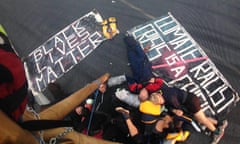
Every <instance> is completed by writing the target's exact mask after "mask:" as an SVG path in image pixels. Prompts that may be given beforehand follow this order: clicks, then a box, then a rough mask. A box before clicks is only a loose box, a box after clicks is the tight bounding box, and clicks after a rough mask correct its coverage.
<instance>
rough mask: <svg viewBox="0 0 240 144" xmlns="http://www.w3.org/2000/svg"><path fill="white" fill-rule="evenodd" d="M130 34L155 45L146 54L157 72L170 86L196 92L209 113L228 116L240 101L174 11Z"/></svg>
mask: <svg viewBox="0 0 240 144" xmlns="http://www.w3.org/2000/svg"><path fill="white" fill-rule="evenodd" d="M128 33H129V34H131V35H132V36H133V37H134V38H135V39H136V40H137V41H138V42H139V43H140V44H141V47H142V48H144V47H145V46H146V45H151V48H150V49H149V51H148V52H147V53H146V54H147V56H148V58H149V60H150V61H151V62H152V65H153V66H152V68H153V72H154V74H155V75H156V76H158V77H162V78H163V79H164V80H165V81H166V82H167V83H168V84H169V85H175V86H177V87H179V88H181V89H184V90H186V91H189V92H192V93H194V94H196V95H197V96H198V97H199V98H200V100H201V107H202V108H203V110H204V111H205V113H206V114H207V115H209V116H216V115H217V116H220V115H225V114H226V113H227V112H229V110H231V108H232V106H234V105H235V104H236V103H237V102H238V100H239V96H238V94H237V93H236V91H235V90H234V89H233V88H232V86H231V85H230V84H229V82H228V81H227V80H226V79H225V77H224V76H223V75H222V74H221V72H220V71H219V70H218V69H217V67H216V66H215V64H214V63H213V62H212V61H211V59H209V57H208V56H207V55H206V53H205V52H204V51H203V49H202V48H201V47H200V45H199V44H198V43H197V42H196V41H195V40H194V39H193V38H192V37H191V35H190V34H189V33H188V32H187V31H186V30H185V29H184V27H183V26H182V25H181V24H180V23H179V22H178V21H177V20H176V18H175V17H174V16H173V15H172V14H171V13H168V14H167V15H164V16H162V17H159V18H156V19H154V20H151V21H148V22H146V23H144V24H141V25H138V26H136V27H134V28H132V29H130V30H128Z"/></svg>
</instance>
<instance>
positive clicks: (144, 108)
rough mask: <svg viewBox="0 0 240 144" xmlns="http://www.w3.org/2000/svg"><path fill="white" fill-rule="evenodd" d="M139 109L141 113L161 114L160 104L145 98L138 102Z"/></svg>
mask: <svg viewBox="0 0 240 144" xmlns="http://www.w3.org/2000/svg"><path fill="white" fill-rule="evenodd" d="M139 110H140V112H142V113H145V114H150V115H160V114H161V105H156V104H154V103H153V102H151V101H149V100H146V101H144V102H141V103H140V106H139Z"/></svg>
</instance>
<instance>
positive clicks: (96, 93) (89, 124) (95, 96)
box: [87, 90, 99, 135]
mask: <svg viewBox="0 0 240 144" xmlns="http://www.w3.org/2000/svg"><path fill="white" fill-rule="evenodd" d="M98 93H99V91H98V90H96V91H95V93H94V103H93V107H92V110H91V115H90V118H89V122H88V127H87V135H88V132H89V130H90V127H91V123H92V118H93V112H94V110H95V106H96V100H97V96H98Z"/></svg>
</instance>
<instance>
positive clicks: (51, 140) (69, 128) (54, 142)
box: [49, 127, 73, 144]
mask: <svg viewBox="0 0 240 144" xmlns="http://www.w3.org/2000/svg"><path fill="white" fill-rule="evenodd" d="M72 131H73V128H72V127H65V130H64V131H63V132H62V133H60V134H58V135H57V136H56V137H53V138H51V139H50V141H49V144H56V143H57V140H58V139H60V138H62V137H64V136H65V135H66V134H68V133H70V132H72Z"/></svg>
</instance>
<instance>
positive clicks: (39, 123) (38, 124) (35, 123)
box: [20, 120, 73, 131]
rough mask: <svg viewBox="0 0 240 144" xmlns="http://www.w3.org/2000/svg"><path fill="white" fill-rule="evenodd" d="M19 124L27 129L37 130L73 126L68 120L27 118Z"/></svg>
mask: <svg viewBox="0 0 240 144" xmlns="http://www.w3.org/2000/svg"><path fill="white" fill-rule="evenodd" d="M20 126H21V127H22V128H24V129H27V130H29V131H39V130H45V129H51V128H57V127H73V122H72V121H70V120H68V121H67V120H29V121H25V122H23V123H20Z"/></svg>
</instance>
